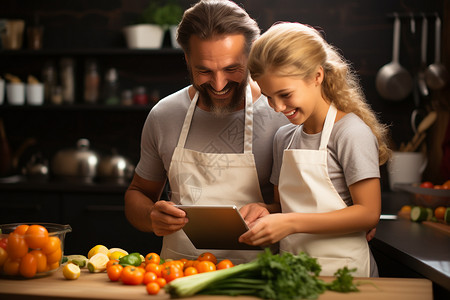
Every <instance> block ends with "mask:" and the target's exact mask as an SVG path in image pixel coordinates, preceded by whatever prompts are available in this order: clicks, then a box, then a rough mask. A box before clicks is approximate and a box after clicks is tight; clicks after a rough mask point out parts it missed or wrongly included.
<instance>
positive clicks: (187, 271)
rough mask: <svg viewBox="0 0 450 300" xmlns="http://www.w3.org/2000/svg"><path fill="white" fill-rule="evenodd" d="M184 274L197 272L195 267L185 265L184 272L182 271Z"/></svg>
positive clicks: (188, 274) (189, 274)
mask: <svg viewBox="0 0 450 300" xmlns="http://www.w3.org/2000/svg"><path fill="white" fill-rule="evenodd" d="M183 274H184V276H191V275H195V274H198V271H197V269H196V268H194V267H187V268H186V269H185V270H184V272H183Z"/></svg>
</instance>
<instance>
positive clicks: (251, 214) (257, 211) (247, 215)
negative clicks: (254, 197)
mask: <svg viewBox="0 0 450 300" xmlns="http://www.w3.org/2000/svg"><path fill="white" fill-rule="evenodd" d="M239 213H240V214H241V216H242V218H244V221H245V223H247V225H249V224H251V223H253V222H255V221H256V220H258V219H259V218H262V217H264V216H267V215H268V214H269V211H268V209H267V207H266V205H265V204H264V203H250V204H247V205H244V206H243V207H241V209H240V210H239Z"/></svg>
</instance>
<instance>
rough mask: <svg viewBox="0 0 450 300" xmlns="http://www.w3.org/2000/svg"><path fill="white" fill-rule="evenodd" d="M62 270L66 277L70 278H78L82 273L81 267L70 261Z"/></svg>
mask: <svg viewBox="0 0 450 300" xmlns="http://www.w3.org/2000/svg"><path fill="white" fill-rule="evenodd" d="M62 272H63V275H64V278H66V279H70V280H74V279H78V277H80V274H81V270H80V267H79V266H77V265H76V264H74V263H68V264H67V265H65V266H64V268H63V271H62Z"/></svg>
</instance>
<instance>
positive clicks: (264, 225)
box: [239, 213, 292, 246]
mask: <svg viewBox="0 0 450 300" xmlns="http://www.w3.org/2000/svg"><path fill="white" fill-rule="evenodd" d="M290 216H291V214H286V213H285V214H280V213H276V214H267V215H266V216H264V217H262V218H259V219H258V220H256V221H255V222H252V223H250V225H249V227H250V229H249V230H248V231H247V232H246V233H244V234H242V235H241V236H240V237H239V242H241V243H246V244H248V245H253V246H258V245H261V246H268V245H271V244H274V243H276V242H278V241H279V240H281V239H282V238H284V237H286V236H287V235H289V234H291V233H292V226H289V224H290V222H289V220H288V219H289V218H290Z"/></svg>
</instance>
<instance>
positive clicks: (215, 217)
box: [176, 205, 261, 250]
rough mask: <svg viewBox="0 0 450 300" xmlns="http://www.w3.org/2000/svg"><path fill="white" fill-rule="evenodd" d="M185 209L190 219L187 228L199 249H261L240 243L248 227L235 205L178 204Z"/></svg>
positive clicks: (193, 242)
mask: <svg viewBox="0 0 450 300" xmlns="http://www.w3.org/2000/svg"><path fill="white" fill-rule="evenodd" d="M176 207H178V208H180V209H182V210H184V211H185V212H186V215H187V217H188V219H189V222H188V223H186V225H185V226H184V227H183V230H184V232H185V233H186V235H187V236H188V237H189V239H190V240H191V242H192V244H194V246H195V248H197V249H221V250H261V247H258V246H250V245H247V244H244V243H239V241H238V239H239V236H241V235H242V234H243V233H244V232H246V231H247V230H248V227H247V224H246V223H245V221H244V219H243V218H242V216H241V214H240V213H239V210H238V209H237V207H236V206H234V205H223V206H217V205H176Z"/></svg>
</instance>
